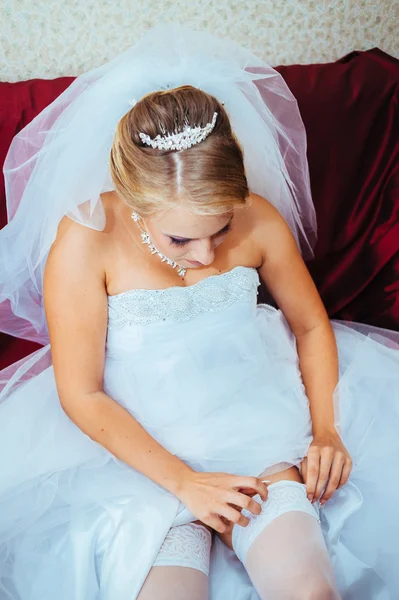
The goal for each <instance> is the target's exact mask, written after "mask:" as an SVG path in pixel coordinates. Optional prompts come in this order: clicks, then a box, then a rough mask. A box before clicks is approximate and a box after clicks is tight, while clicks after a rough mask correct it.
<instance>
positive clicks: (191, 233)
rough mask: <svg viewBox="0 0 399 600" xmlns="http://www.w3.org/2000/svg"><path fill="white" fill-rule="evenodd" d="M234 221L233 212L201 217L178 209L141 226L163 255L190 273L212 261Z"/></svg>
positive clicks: (149, 220) (144, 222)
mask: <svg viewBox="0 0 399 600" xmlns="http://www.w3.org/2000/svg"><path fill="white" fill-rule="evenodd" d="M233 220H234V210H231V211H229V212H227V213H224V214H223V215H219V216H203V215H193V214H192V213H191V212H190V211H189V210H188V209H186V208H184V207H183V206H179V207H176V208H174V209H171V210H169V211H168V212H167V213H166V214H164V215H162V217H157V218H146V219H144V221H143V224H144V227H145V229H146V230H147V232H148V234H149V236H150V238H151V241H152V243H153V244H154V246H156V248H157V249H158V250H159V251H160V252H162V254H165V256H167V257H168V258H170V259H171V260H174V261H176V262H177V263H178V264H179V265H182V266H184V267H189V268H191V269H193V268H200V267H202V266H207V265H210V264H211V263H212V262H213V261H214V258H215V248H217V246H220V244H222V243H223V242H224V240H225V239H226V237H227V235H228V233H229V231H230V230H231V229H232V226H233Z"/></svg>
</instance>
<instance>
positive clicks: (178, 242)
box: [170, 223, 231, 246]
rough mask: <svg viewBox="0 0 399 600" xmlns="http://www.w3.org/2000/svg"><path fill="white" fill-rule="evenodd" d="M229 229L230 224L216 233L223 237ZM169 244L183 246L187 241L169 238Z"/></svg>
mask: <svg viewBox="0 0 399 600" xmlns="http://www.w3.org/2000/svg"><path fill="white" fill-rule="evenodd" d="M230 229H231V223H228V224H227V225H226V227H224V228H223V229H222V231H220V232H219V233H218V235H223V234H224V233H227V232H228V231H229V230H230ZM170 242H171V244H172V246H185V245H186V244H188V243H189V241H186V240H177V239H176V238H170Z"/></svg>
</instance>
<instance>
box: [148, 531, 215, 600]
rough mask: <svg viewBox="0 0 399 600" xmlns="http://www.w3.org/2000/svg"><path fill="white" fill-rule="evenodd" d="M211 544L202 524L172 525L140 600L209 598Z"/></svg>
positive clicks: (194, 599) (198, 599)
mask: <svg viewBox="0 0 399 600" xmlns="http://www.w3.org/2000/svg"><path fill="white" fill-rule="evenodd" d="M211 544H212V535H211V533H210V531H208V529H207V528H206V527H204V526H203V525H200V524H199V523H187V524H186V525H179V526H176V527H171V529H170V530H169V532H168V534H167V536H166V537H165V540H164V542H163V544H162V546H161V549H160V551H159V553H158V556H157V557H156V559H155V562H154V565H153V567H152V568H151V569H150V571H149V573H148V576H147V578H146V580H145V582H144V584H143V587H142V588H141V590H140V593H139V595H138V600H187V598H190V600H208V574H209V561H210V551H211Z"/></svg>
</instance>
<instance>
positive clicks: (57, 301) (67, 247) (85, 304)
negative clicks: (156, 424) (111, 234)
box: [43, 217, 266, 532]
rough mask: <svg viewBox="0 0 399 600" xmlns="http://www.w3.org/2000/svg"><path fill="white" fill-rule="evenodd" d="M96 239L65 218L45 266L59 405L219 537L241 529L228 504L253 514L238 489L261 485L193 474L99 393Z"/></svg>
mask: <svg viewBox="0 0 399 600" xmlns="http://www.w3.org/2000/svg"><path fill="white" fill-rule="evenodd" d="M102 235H103V236H104V235H105V234H101V233H99V232H96V231H94V230H90V229H88V228H86V227H84V226H81V225H78V224H77V223H75V222H74V221H71V220H70V219H69V218H68V217H65V218H64V219H63V220H62V222H61V224H60V227H59V230H58V235H57V238H56V240H55V242H54V244H53V246H52V248H51V250H50V253H49V256H48V259H47V262H46V267H45V273H44V281H43V286H44V287H43V293H44V305H45V311H46V319H47V324H48V330H49V336H50V343H51V352H52V360H53V367H54V374H55V380H56V385H57V391H58V395H59V399H60V403H61V406H62V408H63V410H64V411H65V413H66V414H67V415H68V417H69V418H70V419H71V420H72V421H73V422H74V423H75V424H76V425H77V426H78V427H79V428H80V429H81V430H82V431H83V432H84V433H85V434H87V435H88V436H89V437H90V438H91V439H92V440H94V441H96V442H98V443H99V444H101V445H102V446H103V447H104V448H106V449H107V450H108V451H109V452H111V453H112V454H113V455H114V456H116V457H117V458H118V459H120V460H122V461H123V462H125V463H126V464H128V465H129V466H131V467H133V468H135V469H137V470H138V471H140V472H141V473H143V474H144V475H146V476H147V477H149V478H150V479H151V480H152V481H154V482H155V483H157V484H159V485H161V486H162V487H164V488H165V489H167V490H168V491H170V492H171V493H173V494H174V495H175V496H177V497H178V498H179V499H181V500H182V501H183V502H184V503H185V505H186V506H187V507H188V508H189V510H191V512H192V513H193V514H194V515H195V516H197V517H198V518H199V519H200V520H202V521H203V522H204V523H207V524H208V525H210V526H211V527H213V528H214V529H216V530H217V531H219V532H224V531H225V530H226V526H225V524H224V523H223V521H222V520H221V519H220V516H219V515H222V516H224V517H225V518H226V519H228V520H231V521H233V522H238V523H239V524H242V525H246V524H247V523H248V520H247V519H245V517H244V516H243V515H241V513H240V512H239V511H237V510H235V509H234V508H232V506H231V505H229V504H228V503H232V504H235V505H237V506H239V507H242V508H247V509H249V510H253V512H256V514H257V513H258V512H259V509H260V507H259V504H258V503H256V502H255V501H253V500H252V499H251V498H250V497H248V496H246V495H245V494H242V493H240V492H238V491H237V489H238V488H239V487H242V488H251V489H253V490H254V491H255V493H259V494H261V496H262V497H266V486H265V485H264V484H263V483H262V482H260V480H258V479H257V478H256V477H239V476H236V475H228V474H225V473H196V472H195V471H193V469H191V468H190V467H189V466H188V465H186V464H185V463H184V462H182V461H181V460H180V459H179V458H177V457H176V456H174V455H173V454H171V453H170V452H168V451H167V450H166V449H165V448H163V446H161V445H160V444H159V443H158V442H157V441H156V440H155V439H154V438H153V437H152V436H150V434H149V433H148V432H147V431H146V430H145V429H144V428H143V427H142V426H141V425H140V423H138V421H137V420H136V419H135V418H134V417H133V416H132V415H131V414H130V413H129V412H128V411H127V410H126V409H125V408H123V407H122V406H121V405H120V404H119V403H118V402H116V401H115V400H113V399H112V398H110V397H109V396H108V395H107V394H106V393H105V392H104V390H103V375H104V360H105V343H106V333H107V318H108V307H107V292H106V274H105V269H104V266H103V265H104V264H105V260H103V259H104V258H105V257H104V252H105V251H106V244H104V241H103V240H104V237H102ZM233 488H236V489H233ZM255 505H256V506H255Z"/></svg>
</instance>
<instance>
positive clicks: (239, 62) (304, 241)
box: [0, 24, 316, 344]
mask: <svg viewBox="0 0 399 600" xmlns="http://www.w3.org/2000/svg"><path fill="white" fill-rule="evenodd" d="M184 84H190V85H193V86H196V87H199V88H201V89H203V90H204V91H206V92H209V93H210V94H213V95H214V96H215V97H216V98H217V99H218V100H219V101H222V102H224V107H225V109H226V111H227V113H228V115H229V118H230V120H231V123H232V127H233V130H234V132H235V134H236V136H237V137H238V140H239V142H240V144H241V146H242V148H243V150H244V158H245V167H246V172H247V177H248V182H249V186H250V189H251V191H253V192H255V193H258V194H260V195H262V196H264V197H265V198H268V199H269V201H271V202H272V203H273V204H274V205H275V206H276V208H278V210H279V211H280V212H281V214H282V215H283V216H284V217H285V219H286V221H287V223H288V224H289V226H290V227H291V229H292V231H293V233H294V235H295V237H296V239H297V242H298V244H299V245H300V247H301V249H302V251H303V253H304V255H305V256H307V257H309V256H311V255H312V247H313V245H314V241H315V237H316V217H315V211H314V207H313V204H312V199H311V192H310V184H309V172H308V165H307V159H306V135H305V130H304V126H303V123H302V120H301V117H300V114H299V110H298V106H297V102H296V100H295V98H294V96H293V95H292V93H291V92H290V90H289V88H288V86H287V85H286V83H285V81H284V79H283V78H282V76H281V75H280V74H279V73H278V72H277V71H276V70H274V69H273V68H272V67H270V66H269V65H268V64H266V63H265V62H263V61H262V60H260V59H259V58H257V57H256V56H254V55H253V54H252V53H251V52H249V51H248V50H245V49H244V48H242V47H240V46H239V45H237V44H236V43H234V42H232V41H226V40H222V39H219V38H217V37H213V36H212V35H211V34H209V33H205V32H200V31H193V30H191V29H189V28H187V27H185V26H183V25H177V24H165V25H158V26H157V27H155V28H153V29H151V30H150V31H148V32H147V33H145V35H144V36H143V38H142V39H140V40H139V41H138V42H137V43H136V44H135V45H134V46H132V47H131V48H130V49H128V50H127V51H125V52H124V53H123V54H121V55H120V56H118V57H116V58H115V59H114V60H112V61H111V62H109V63H107V64H105V65H103V66H101V67H99V68H95V69H93V70H92V71H89V72H88V73H85V74H83V75H81V76H80V77H78V78H77V79H76V80H75V81H74V82H73V83H72V84H71V85H70V86H69V88H68V89H66V90H65V91H64V92H63V93H62V94H61V95H60V96H59V97H58V98H57V99H56V100H55V101H54V102H53V103H52V104H50V105H49V106H48V107H47V108H46V109H44V110H43V111H42V112H41V113H40V114H39V115H38V116H37V117H36V118H35V119H34V120H33V121H32V122H31V123H29V124H28V125H27V126H26V127H25V128H24V129H23V130H22V131H20V132H19V133H18V134H17V135H16V136H15V138H14V139H13V141H12V144H11V146H10V149H9V152H8V154H7V157H6V160H5V164H4V175H5V185H6V197H7V214H8V221H9V223H8V225H7V226H6V227H5V228H4V229H3V230H2V231H1V233H0V255H1V257H2V262H1V267H0V330H1V331H3V332H5V333H8V334H11V335H14V336H16V337H21V338H26V339H29V340H33V341H36V342H39V343H42V344H47V343H48V332H47V327H46V322H45V316H44V310H43V299H42V278H43V269H44V265H45V262H46V257H47V254H48V251H49V248H50V246H51V244H52V242H53V241H54V239H55V236H56V231H57V226H58V224H59V222H60V220H61V219H62V217H63V216H64V215H66V214H67V215H69V216H70V217H72V218H73V219H75V220H76V221H78V222H79V223H82V224H84V225H87V226H88V227H92V228H94V229H98V230H102V229H103V228H104V225H105V223H104V211H103V207H102V204H101V200H100V194H101V193H102V192H105V191H109V190H112V189H114V185H113V182H112V180H111V177H110V173H109V167H108V159H109V153H110V149H111V146H112V142H113V137H114V132H115V129H116V125H117V122H118V121H119V119H120V118H121V117H122V116H123V115H124V114H125V113H126V112H127V111H128V110H129V109H130V108H131V105H132V102H133V99H136V100H137V99H140V98H141V97H142V96H143V95H144V94H147V93H149V92H152V91H155V90H165V89H169V88H173V87H177V86H180V85H184ZM265 173H268V176H267V177H265V175H264V174H265ZM83 207H84V208H83Z"/></svg>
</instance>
